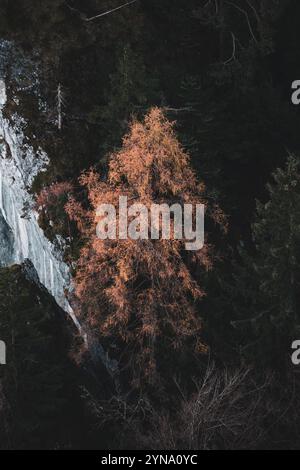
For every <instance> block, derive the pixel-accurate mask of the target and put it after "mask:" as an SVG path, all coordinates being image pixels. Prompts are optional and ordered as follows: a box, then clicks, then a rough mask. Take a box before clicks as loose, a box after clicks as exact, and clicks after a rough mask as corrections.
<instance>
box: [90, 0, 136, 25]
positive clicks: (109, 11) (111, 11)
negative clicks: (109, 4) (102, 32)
mask: <svg viewBox="0 0 300 470" xmlns="http://www.w3.org/2000/svg"><path fill="white" fill-rule="evenodd" d="M136 2H137V0H131V1H130V2H127V3H124V4H123V5H120V6H119V7H117V8H113V9H112V10H108V11H105V12H104V13H100V14H99V15H96V16H92V17H91V18H86V20H85V21H93V20H96V19H97V18H101V17H103V16H106V15H109V14H110V13H113V12H115V11H118V10H121V8H125V7H127V6H129V5H132V4H133V3H136Z"/></svg>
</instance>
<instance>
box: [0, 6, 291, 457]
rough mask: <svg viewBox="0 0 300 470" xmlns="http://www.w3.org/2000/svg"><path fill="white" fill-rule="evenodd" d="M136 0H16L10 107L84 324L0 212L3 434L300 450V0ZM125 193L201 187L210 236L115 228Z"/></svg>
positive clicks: (34, 440)
mask: <svg viewBox="0 0 300 470" xmlns="http://www.w3.org/2000/svg"><path fill="white" fill-rule="evenodd" d="M125 3H126V1H124V0H123V1H122V0H84V1H83V0H42V1H39V0H14V1H11V0H0V38H1V40H3V41H9V44H10V48H11V49H12V50H13V51H14V52H13V53H12V54H11V59H10V61H9V63H8V65H6V69H5V71H4V78H5V82H6V88H7V102H6V104H5V107H4V109H3V116H4V118H5V119H6V120H8V121H10V120H12V119H13V116H14V115H15V113H18V114H19V115H21V116H22V117H23V118H24V119H25V120H26V126H25V130H24V132H25V135H26V137H27V138H28V141H30V144H31V145H32V146H33V148H34V149H35V150H36V152H37V153H36V158H38V155H39V151H38V149H40V148H42V149H43V151H45V152H46V153H47V155H48V157H49V164H48V166H47V169H46V171H43V172H39V173H38V174H37V175H36V176H35V178H34V180H33V181H32V184H31V185H30V188H28V191H29V193H30V194H31V197H32V199H33V200H34V211H35V212H36V213H37V217H38V224H39V226H40V227H41V229H42V230H43V231H44V234H45V235H46V237H47V239H48V240H49V242H51V243H55V240H56V239H57V237H60V239H62V240H64V244H63V250H62V251H63V259H64V262H65V263H66V264H67V266H68V267H69V268H70V272H71V277H72V287H71V288H70V289H66V292H65V295H66V297H67V298H68V301H69V302H70V305H72V308H73V310H74V312H75V315H76V317H77V318H78V320H79V321H80V324H81V325H82V331H81V330H80V331H78V330H77V329H76V327H75V326H74V324H73V323H72V321H71V320H70V318H69V317H68V315H67V313H66V312H65V311H64V310H63V309H62V308H61V307H59V306H58V305H57V303H56V301H55V298H53V296H52V295H51V293H49V292H48V291H47V290H46V289H45V287H44V286H43V284H44V282H43V280H42V279H40V280H39V279H38V277H37V274H36V273H35V269H34V267H33V265H32V264H31V263H30V261H28V260H25V261H24V262H23V263H17V262H16V263H5V262H4V261H3V260H4V259H6V258H5V256H6V254H5V253H4V251H3V249H2V248H1V238H3V239H4V232H2V231H1V230H2V229H1V224H0V254H1V257H2V258H3V260H0V339H1V340H3V341H5V343H6V345H7V365H3V366H2V365H1V366H0V449H60V450H63V449H97V450H120V449H121V450H126V449H129V450H135V449H153V450H154V449H155V450H177V449H186V450H219V449H226V450H229V449H233V450H237V449H272V450H275V449H299V448H300V437H299V436H300V354H299V355H298V356H297V357H296V359H297V360H296V361H295V360H292V354H293V349H292V344H293V343H294V342H295V341H297V340H299V344H298V346H299V347H300V310H299V308H300V108H299V107H297V105H295V104H293V103H292V99H291V97H292V93H293V90H292V83H293V82H294V81H295V80H300V46H299V44H300V27H299V25H300V2H299V1H296V0H230V1H229V0H228V1H227V0H203V1H202V0H136V1H133V2H130V3H129V4H128V5H125ZM122 4H123V6H122ZM119 6H122V8H119V9H117V10H115V9H116V8H118V7H119ZM114 10H115V11H114ZM1 51H2V49H1V47H0V71H1V61H2V55H1V54H2V52H1ZM17 56H18V57H19V56H20V57H23V58H26V60H28V61H30V64H31V62H32V63H34V64H35V65H36V67H37V70H38V72H35V73H37V76H38V79H37V80H38V89H39V92H38V93H35V92H33V89H32V87H31V83H27V82H28V78H27V77H26V74H25V75H24V77H23V76H21V75H22V74H20V73H17V74H16V73H15V71H14V67H15V65H14V64H15V61H16V60H17V59H16V57H17ZM22 60H23V59H22ZM28 67H29V68H30V67H31V65H28ZM1 73H2V72H1ZM0 78H1V76H0ZM19 81H21V82H22V86H20V84H19ZM29 81H30V80H29ZM41 101H43V102H44V103H46V105H45V106H41ZM32 136H34V139H33V138H32ZM4 137H5V136H4ZM4 140H5V139H4ZM0 143H1V145H2V139H1V142H0ZM2 158H3V157H2ZM7 158H10V157H9V156H8V157H7ZM0 171H1V167H0ZM1 191H2V189H1ZM122 195H123V196H124V195H125V196H127V197H128V199H129V200H134V201H135V202H138V203H141V204H144V205H146V206H147V207H150V206H151V204H161V203H164V204H169V205H172V204H179V205H183V204H185V203H187V202H188V201H190V202H191V201H192V202H193V203H194V204H196V203H201V204H203V205H204V206H205V243H204V247H203V248H202V249H201V250H199V251H186V250H185V249H184V243H183V241H182V240H177V239H172V238H171V239H170V240H161V239H156V240H150V239H149V240H148V239H147V240H143V239H139V240H100V239H99V237H97V232H96V226H97V208H98V206H99V204H101V203H106V204H113V205H116V204H117V203H118V200H119V197H120V196H122ZM25 206H26V204H25V203H24V214H23V216H22V217H25V218H26V217H27V215H26V207H25ZM0 212H1V205H0ZM1 250H2V251H1ZM86 335H87V336H86ZM86 337H88V341H86V340H85V338H86ZM295 349H296V348H295ZM298 359H299V360H298Z"/></svg>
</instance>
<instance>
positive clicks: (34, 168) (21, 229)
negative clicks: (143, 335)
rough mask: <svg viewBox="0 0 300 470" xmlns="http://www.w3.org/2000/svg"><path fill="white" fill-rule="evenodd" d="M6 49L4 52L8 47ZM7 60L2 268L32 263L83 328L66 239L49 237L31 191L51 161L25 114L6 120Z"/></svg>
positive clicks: (1, 160)
mask: <svg viewBox="0 0 300 470" xmlns="http://www.w3.org/2000/svg"><path fill="white" fill-rule="evenodd" d="M0 49H1V51H3V44H1V46H0ZM5 57H6V56H5V55H3V54H2V56H1V55H0V61H2V63H1V66H0V266H8V265H11V264H14V263H18V264H20V263H22V262H23V261H24V260H26V259H29V260H30V261H31V262H32V264H33V266H34V267H35V269H36V271H37V274H38V276H39V279H40V282H41V283H42V284H43V285H44V286H45V287H46V288H47V290H48V291H49V292H50V293H51V294H52V295H53V297H54V298H55V299H56V301H57V303H58V305H60V306H61V307H62V308H63V309H64V310H65V311H67V312H68V313H69V314H70V315H71V316H72V318H73V320H74V322H75V323H76V325H77V326H78V327H79V324H78V322H77V320H76V318H75V316H74V314H73V311H72V309H71V307H70V305H69V303H68V301H67V299H66V296H65V290H66V289H69V287H70V275H69V269H68V266H67V265H66V264H65V263H64V262H63V259H62V253H61V250H60V249H59V245H60V241H59V239H57V240H56V242H57V243H56V246H55V243H51V242H50V241H49V240H48V239H47V238H46V237H45V235H44V232H43V231H42V229H41V228H40V227H39V225H38V222H37V213H36V212H35V210H34V208H33V205H34V200H33V196H32V195H31V193H30V188H31V185H32V182H33V180H34V178H35V177H36V175H37V174H38V173H39V172H41V171H44V170H45V169H46V167H47V164H48V157H47V155H46V154H45V152H43V150H42V149H38V150H34V148H33V147H32V146H31V145H30V140H29V139H28V136H25V133H24V131H25V129H26V125H27V123H26V121H25V120H24V119H23V118H22V116H20V115H18V114H17V113H14V114H13V115H12V116H11V117H9V118H7V117H6V116H5V112H4V111H5V106H6V104H7V99H8V97H7V87H6V81H7V77H6V68H5V64H4V63H3V62H4V61H5ZM16 73H17V74H18V72H16ZM33 80H34V77H33ZM12 99H14V98H13V97H12Z"/></svg>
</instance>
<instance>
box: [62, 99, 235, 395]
mask: <svg viewBox="0 0 300 470" xmlns="http://www.w3.org/2000/svg"><path fill="white" fill-rule="evenodd" d="M80 182H81V184H82V185H83V186H85V187H86V188H87V191H88V196H89V201H90V208H91V209H90V211H89V212H87V211H85V210H84V209H83V208H82V206H81V205H80V204H79V203H78V202H77V201H76V200H74V199H70V201H69V203H68V204H67V206H66V210H67V212H68V214H69V216H70V218H71V219H73V220H75V221H76V222H77V224H78V227H79V229H80V231H81V233H82V237H83V240H84V247H83V249H82V250H81V255H80V259H79V261H78V265H77V273H76V276H75V295H76V297H77V301H78V304H79V305H80V315H81V317H82V320H83V321H84V322H86V324H87V325H88V326H89V328H90V329H92V331H93V332H94V333H96V334H97V335H98V336H99V337H100V338H101V342H102V343H104V345H105V347H106V348H107V350H108V351H109V354H110V355H111V356H112V355H113V356H114V358H116V359H117V360H118V362H119V368H120V373H121V374H123V376H125V377H127V378H128V379H129V380H130V383H131V386H132V387H134V388H135V387H136V388H140V389H141V388H143V386H144V385H145V386H148V387H149V386H150V387H153V386H155V387H158V386H159V385H162V384H163V382H164V380H166V379H167V378H172V377H173V375H176V372H177V370H178V369H180V370H184V368H185V364H186V365H188V363H190V358H191V357H195V355H196V356H197V355H198V354H202V353H206V352H207V349H208V348H207V346H206V345H205V344H204V343H203V341H202V334H201V333H202V321H201V317H200V313H199V303H200V301H201V299H202V298H203V296H204V295H205V292H204V291H203V289H202V288H201V286H200V284H199V280H198V278H199V272H200V273H201V272H204V271H207V270H210V269H211V267H212V262H213V252H212V247H211V246H210V245H209V243H208V242H207V240H206V243H205V246H204V248H203V249H202V250H199V251H194V252H192V251H186V250H185V240H184V239H183V240H177V239H175V237H174V236H173V237H171V239H170V240H162V239H159V240H151V239H149V240H131V239H126V240H120V239H116V240H100V239H99V238H98V237H97V234H96V226H97V223H98V222H99V220H98V216H97V208H98V207H99V205H100V204H113V205H114V206H115V207H116V208H117V207H118V204H119V197H120V196H127V198H128V201H133V202H134V203H142V204H143V205H145V206H147V207H148V208H149V209H150V206H151V205H152V204H163V203H166V204H169V205H172V204H174V203H179V204H181V205H183V204H185V203H190V204H191V203H192V204H204V205H205V207H206V218H211V219H212V220H213V221H214V222H215V223H216V224H217V225H219V226H221V227H222V228H225V226H226V220H225V217H224V215H223V213H222V211H221V210H220V209H219V208H218V207H217V206H216V205H212V207H210V205H209V204H208V202H207V199H206V197H205V186H204V184H202V183H199V182H198V181H197V178H196V176H195V173H194V171H193V169H192V168H191V164H190V159H189V156H188V155H187V154H186V153H185V151H184V150H183V148H182V147H181V145H180V143H179V142H178V140H177V138H176V135H175V131H174V124H173V123H170V122H169V121H168V120H167V119H166V118H165V116H164V113H163V112H162V110H160V109H158V108H154V109H152V110H151V111H150V112H149V114H148V115H147V116H146V118H145V120H144V122H136V121H134V122H133V123H132V125H131V127H130V131H129V133H128V135H126V136H125V138H124V139H123V146H122V149H121V150H120V151H118V152H116V153H114V154H112V155H111V156H110V159H109V166H108V174H107V176H106V177H105V178H101V177H100V175H99V174H98V173H97V172H96V171H95V170H93V169H92V170H90V171H88V172H87V173H84V174H83V175H82V176H81V178H80ZM118 215H119V214H117V217H118ZM196 273H197V276H196ZM200 278H201V276H200Z"/></svg>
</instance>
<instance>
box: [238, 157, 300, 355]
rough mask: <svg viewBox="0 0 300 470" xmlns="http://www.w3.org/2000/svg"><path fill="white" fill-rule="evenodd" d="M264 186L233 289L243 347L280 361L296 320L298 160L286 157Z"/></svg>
mask: <svg viewBox="0 0 300 470" xmlns="http://www.w3.org/2000/svg"><path fill="white" fill-rule="evenodd" d="M273 176H274V182H273V183H272V184H269V185H268V187H267V189H268V193H269V201H268V202H267V203H265V204H264V203H262V202H257V209H256V216H255V222H254V224H253V227H252V233H253V242H254V252H252V253H251V252H247V251H246V250H245V249H241V250H240V253H241V256H242V260H243V262H242V264H240V265H239V266H238V267H237V269H236V272H235V284H234V287H233V290H232V294H233V296H234V302H233V304H234V306H235V310H236V314H237V321H235V322H234V323H233V324H234V325H235V326H236V327H239V328H242V329H243V330H244V341H245V344H246V350H248V351H251V353H252V355H253V354H254V356H256V357H259V358H260V359H262V360H263V359H264V360H266V361H270V360H271V361H275V362H281V361H282V360H284V359H285V357H286V355H288V354H289V352H290V344H291V341H292V340H293V339H295V338H296V337H297V331H298V326H299V300H300V299H299V283H300V161H299V159H298V158H296V157H294V156H290V157H289V158H288V161H287V164H286V166H285V168H284V169H277V170H276V171H275V173H274V175H273Z"/></svg>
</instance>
